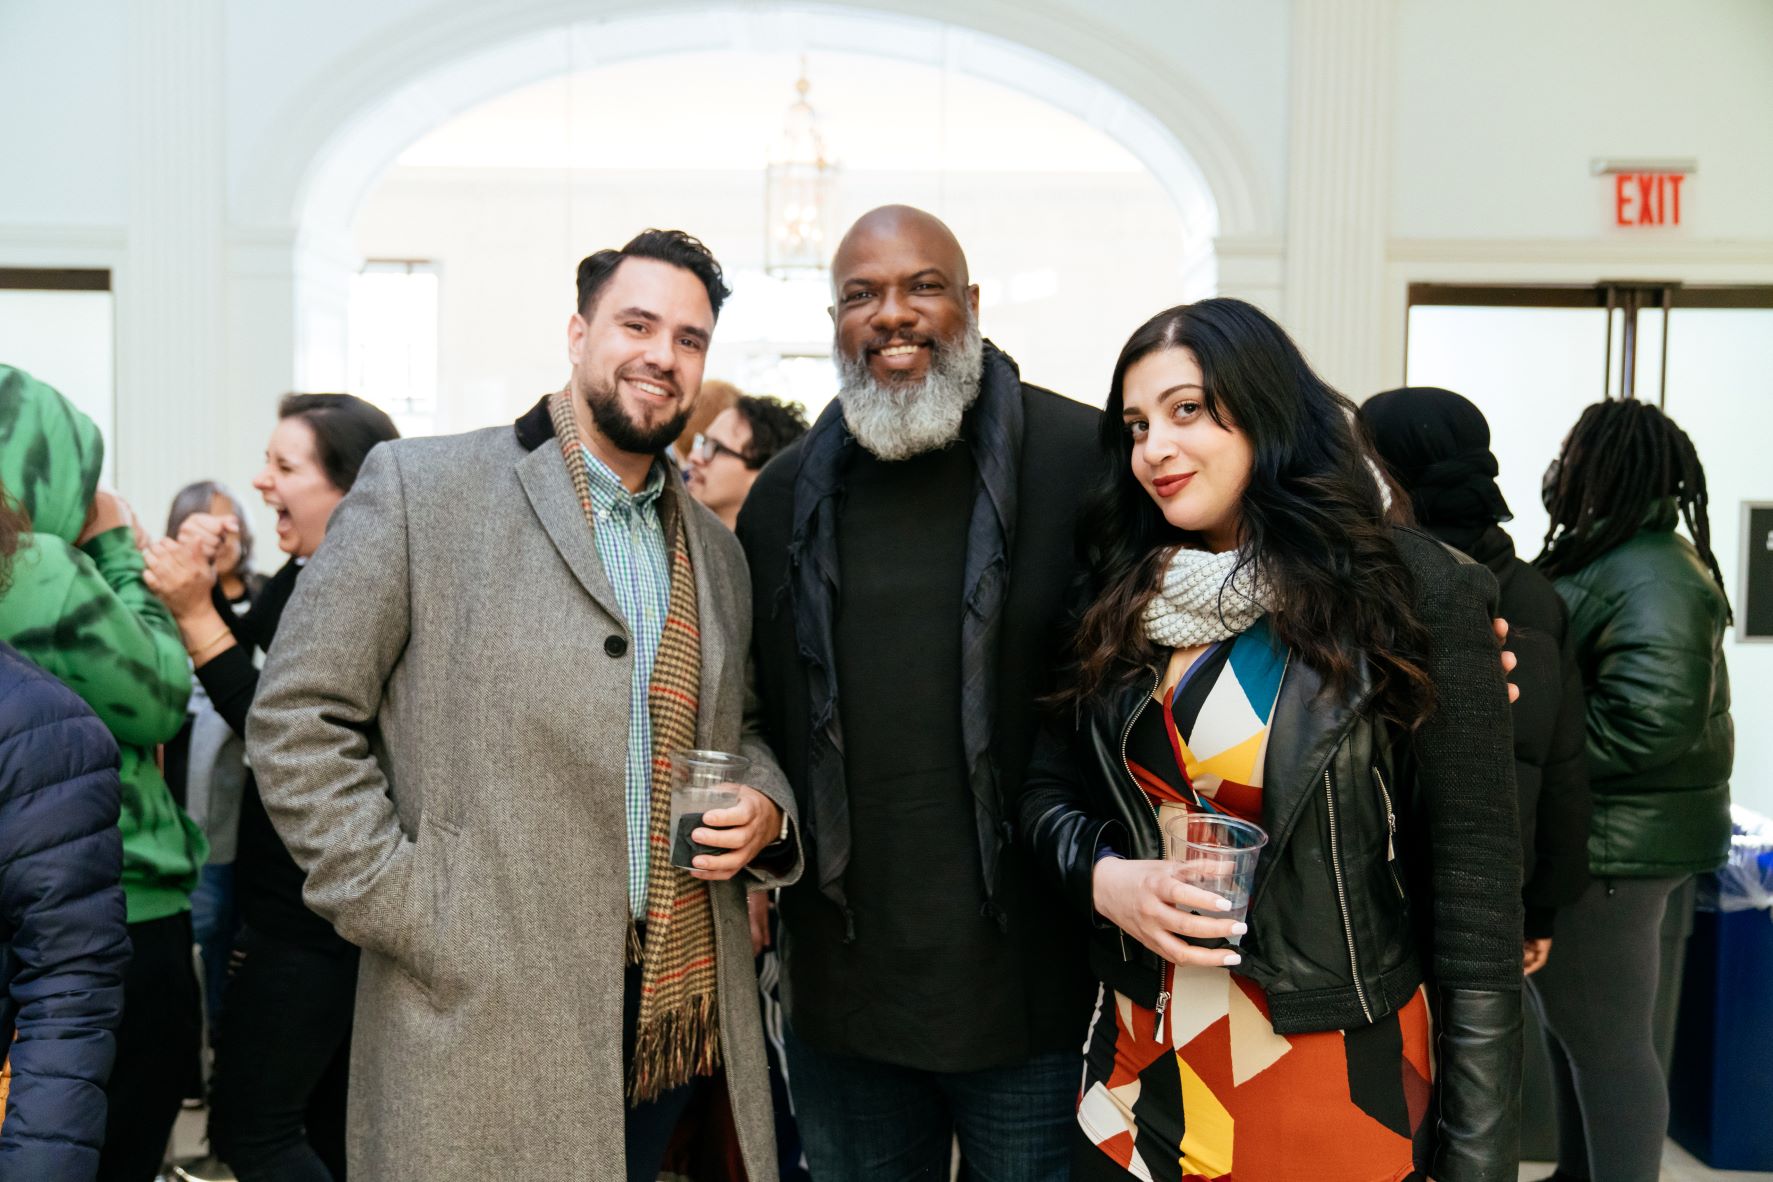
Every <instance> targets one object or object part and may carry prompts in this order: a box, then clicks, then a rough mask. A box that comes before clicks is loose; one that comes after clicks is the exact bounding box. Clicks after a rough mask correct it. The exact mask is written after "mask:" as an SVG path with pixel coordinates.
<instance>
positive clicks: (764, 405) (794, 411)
mask: <svg viewBox="0 0 1773 1182" xmlns="http://www.w3.org/2000/svg"><path fill="white" fill-rule="evenodd" d="M733 409H734V410H737V411H738V412H739V417H740V418H742V419H744V420H745V425H746V426H747V427H750V428H751V442H750V443H748V444H746V445H745V455H744V460H745V466H746V467H747V468H753V469H755V468H761V467H763V466H764V465H765V464H767V463H769V462H770V461H771V460H772V459H774V458H775V456H776V453H777V452H779V451H781V450H782V449H783V448H785V447H787V446H788V445H789V444H790V443H793V442H794V441H795V440H796V439H799V438H800V437H801V436H802V435H805V434H806V433H807V430H808V428H809V426H810V424H808V423H807V421H806V408H805V407H803V406H801V405H800V403H798V402H788V401H786V400H785V399H781V398H773V397H771V396H770V395H768V394H741V395H739V397H738V400H737V401H735V402H734V403H733Z"/></svg>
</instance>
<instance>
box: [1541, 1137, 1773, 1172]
mask: <svg viewBox="0 0 1773 1182" xmlns="http://www.w3.org/2000/svg"><path fill="white" fill-rule="evenodd" d="M1551 1170H1552V1167H1551V1166H1549V1165H1546V1164H1543V1163H1538V1162H1527V1163H1525V1164H1523V1165H1522V1166H1521V1182H1528V1179H1537V1178H1548V1177H1550V1176H1551ZM1751 1178H1761V1179H1768V1178H1773V1173H1760V1172H1750V1171H1746V1170H1713V1169H1710V1168H1708V1167H1706V1166H1705V1165H1703V1164H1701V1163H1700V1162H1699V1161H1698V1160H1697V1159H1695V1158H1694V1156H1693V1155H1692V1154H1690V1153H1688V1152H1687V1151H1686V1150H1685V1149H1682V1148H1681V1147H1680V1146H1679V1145H1676V1144H1675V1143H1674V1142H1673V1141H1670V1142H1668V1143H1667V1145H1665V1146H1664V1147H1663V1150H1662V1182H1734V1180H1735V1179H1742V1180H1744V1182H1746V1180H1747V1179H1751Z"/></svg>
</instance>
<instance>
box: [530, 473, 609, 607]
mask: <svg viewBox="0 0 1773 1182" xmlns="http://www.w3.org/2000/svg"><path fill="white" fill-rule="evenodd" d="M517 479H518V481H519V482H520V483H521V484H522V485H523V491H524V495H526V496H527V497H529V503H530V508H532V509H534V510H535V514H536V517H537V518H538V519H539V520H540V521H541V523H542V529H543V530H545V531H546V532H547V534H548V537H549V540H551V541H552V542H553V543H554V548H555V549H556V550H558V551H560V557H561V558H562V559H564V560H565V561H566V565H567V568H568V569H569V570H571V571H572V572H573V575H574V577H576V578H577V579H578V580H579V582H580V584H582V585H583V586H584V588H585V591H586V593H588V594H589V595H590V596H591V598H592V600H593V601H594V602H595V603H596V604H597V606H598V607H600V608H602V609H603V610H604V612H605V613H606V614H607V615H608V616H609V617H610V618H611V619H612V620H614V621H616V622H617V623H618V624H621V625H623V626H624V627H626V626H627V621H626V620H625V619H624V618H623V616H622V612H621V608H620V607H619V606H618V605H617V603H616V593H615V591H614V589H612V588H611V587H610V584H609V575H608V574H606V573H605V572H604V569H603V560H602V559H601V558H599V557H598V556H597V543H596V541H595V540H594V539H593V538H592V536H591V523H590V522H588V521H586V520H585V511H584V509H582V508H581V507H580V506H579V498H578V497H577V496H576V495H574V493H573V485H572V478H571V477H569V476H568V475H567V473H566V459H565V457H563V456H562V455H561V454H560V447H559V445H558V444H555V443H553V442H552V441H550V442H549V443H548V444H547V445H544V446H541V447H538V448H536V449H535V450H534V451H532V452H530V453H529V454H528V455H526V456H524V457H523V459H521V460H519V461H518V462H517Z"/></svg>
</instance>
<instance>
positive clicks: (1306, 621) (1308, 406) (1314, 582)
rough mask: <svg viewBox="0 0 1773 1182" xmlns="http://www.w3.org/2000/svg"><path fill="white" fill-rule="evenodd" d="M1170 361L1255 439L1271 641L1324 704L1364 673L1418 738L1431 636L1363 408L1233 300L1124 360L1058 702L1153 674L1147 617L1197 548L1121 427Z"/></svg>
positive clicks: (1138, 339)
mask: <svg viewBox="0 0 1773 1182" xmlns="http://www.w3.org/2000/svg"><path fill="white" fill-rule="evenodd" d="M1165 349H1187V350H1188V351H1189V352H1191V353H1192V354H1193V355H1194V358H1195V360H1196V361H1197V362H1199V364H1200V369H1201V374H1202V375H1203V378H1204V384H1205V387H1206V388H1205V391H1204V393H1203V394H1202V398H1201V401H1202V404H1203V406H1204V408H1205V410H1206V412H1207V414H1208V415H1210V416H1211V417H1212V420H1213V421H1214V422H1215V423H1218V424H1219V425H1220V426H1233V425H1235V426H1236V428H1237V429H1238V430H1240V431H1242V432H1243V433H1244V434H1245V435H1246V436H1247V437H1248V438H1249V441H1250V445H1251V448H1252V450H1253V452H1254V460H1253V466H1252V469H1251V472H1250V478H1249V484H1248V486H1247V487H1246V488H1245V490H1244V493H1243V499H1242V503H1241V505H1240V506H1239V511H1240V513H1241V516H1242V520H1241V526H1242V537H1243V543H1242V547H1241V549H1242V555H1243V557H1242V560H1241V563H1240V565H1243V564H1248V563H1251V562H1257V563H1259V564H1260V566H1261V571H1262V578H1263V581H1264V582H1265V583H1266V585H1267V586H1268V588H1269V591H1270V594H1271V595H1272V596H1273V597H1274V606H1273V608H1272V610H1271V612H1270V616H1269V619H1270V624H1271V626H1272V627H1273V630H1274V633H1275V635H1276V637H1277V638H1279V639H1280V640H1281V641H1282V642H1283V643H1285V644H1286V645H1288V646H1289V647H1290V648H1292V650H1293V651H1294V653H1295V654H1296V656H1297V657H1298V658H1299V659H1300V660H1302V661H1304V662H1305V663H1306V664H1307V665H1308V666H1310V667H1311V668H1312V669H1313V670H1315V671H1317V672H1318V673H1319V674H1320V675H1321V676H1322V677H1323V678H1324V682H1325V688H1326V690H1328V691H1331V692H1342V691H1344V690H1346V689H1347V688H1348V687H1349V686H1350V685H1351V684H1352V683H1353V682H1354V680H1355V679H1356V677H1357V675H1358V673H1359V672H1360V671H1361V670H1362V668H1363V667H1364V668H1367V669H1370V670H1371V672H1372V674H1373V682H1374V693H1375V697H1374V701H1375V703H1376V705H1377V707H1378V709H1379V711H1380V713H1381V714H1382V715H1384V716H1385V717H1386V718H1389V719H1391V720H1392V721H1394V722H1396V723H1398V724H1399V725H1401V726H1405V727H1409V728H1411V729H1414V728H1415V727H1417V726H1419V725H1421V723H1422V722H1423V721H1425V720H1426V719H1427V718H1428V716H1429V715H1430V714H1431V713H1432V712H1433V709H1434V701H1435V694H1434V685H1433V683H1432V682H1430V680H1429V678H1428V674H1427V673H1426V672H1425V670H1424V663H1425V661H1426V659H1427V655H1428V647H1429V633H1428V629H1427V627H1426V626H1425V625H1424V624H1423V623H1422V622H1421V621H1420V620H1419V619H1418V618H1417V617H1416V615H1415V613H1414V611H1413V610H1412V608H1411V604H1412V603H1413V602H1414V598H1415V595H1414V593H1415V580H1414V578H1413V577H1412V575H1411V573H1410V571H1409V568H1408V567H1406V566H1405V565H1404V562H1403V558H1402V556H1401V555H1400V554H1399V553H1398V549H1397V545H1396V543H1395V542H1394V541H1393V539H1392V535H1391V529H1390V527H1389V526H1388V525H1387V524H1386V519H1385V509H1384V506H1383V505H1382V503H1381V499H1380V494H1379V483H1378V480H1377V479H1376V477H1375V469H1374V468H1373V466H1372V464H1371V462H1370V460H1369V458H1368V450H1367V448H1366V446H1365V444H1364V442H1363V440H1362V438H1361V436H1360V434H1359V429H1358V427H1357V426H1356V424H1355V418H1354V415H1355V407H1354V404H1353V403H1352V402H1350V401H1349V400H1348V399H1347V398H1345V397H1343V396H1342V395H1341V394H1338V393H1337V392H1336V391H1335V390H1333V389H1331V388H1330V386H1329V385H1328V384H1327V383H1326V382H1324V380H1323V379H1322V378H1320V377H1318V376H1317V374H1315V373H1313V372H1312V369H1311V366H1310V365H1309V364H1307V363H1306V360H1305V358H1304V356H1303V355H1302V354H1301V353H1300V352H1299V348H1298V346H1297V345H1295V344H1294V343H1293V341H1292V340H1291V339H1290V338H1289V337H1288V336H1287V334H1286V333H1285V332H1284V331H1283V330H1282V329H1281V327H1280V325H1278V324H1276V323H1275V322H1274V321H1273V320H1271V319H1270V318H1269V317H1268V316H1266V315H1264V314H1263V313H1262V312H1261V311H1260V310H1259V309H1257V308H1256V307H1255V306H1253V305H1251V304H1247V303H1244V302H1243V301H1242V300H1234V299H1212V300H1202V301H1201V302H1199V303H1195V304H1184V305H1182V306H1180V307H1176V308H1171V309H1169V310H1168V311H1165V312H1160V313H1159V314H1158V315H1156V316H1154V317H1152V318H1151V319H1150V320H1149V321H1147V322H1146V323H1145V324H1144V325H1142V326H1141V327H1140V328H1139V330H1138V331H1137V332H1135V333H1133V335H1132V337H1131V338H1129V339H1128V341H1127V343H1126V346H1125V347H1124V348H1123V349H1122V350H1121V353H1120V359H1119V360H1118V361H1116V362H1115V365H1114V377H1113V380H1112V382H1111V384H1110V386H1109V391H1108V405H1107V411H1106V413H1105V414H1104V415H1103V416H1102V421H1101V428H1100V431H1099V433H1098V438H1097V463H1098V466H1099V469H1100V472H1099V476H1098V480H1097V485H1096V487H1095V489H1094V491H1093V493H1092V495H1091V497H1090V499H1089V501H1088V503H1087V504H1086V505H1085V507H1084V513H1083V517H1082V520H1081V532H1080V539H1081V545H1082V547H1083V552H1084V555H1083V556H1084V562H1085V567H1086V570H1087V572H1088V577H1089V580H1090V591H1091V593H1092V595H1093V599H1092V602H1091V603H1090V606H1089V608H1088V609H1087V610H1086V611H1085V612H1084V614H1083V617H1082V620H1081V622H1080V624H1079V626H1078V630H1077V635H1076V640H1075V647H1074V652H1073V664H1072V667H1071V669H1070V671H1069V675H1068V677H1067V682H1068V684H1067V685H1066V686H1065V688H1063V689H1062V690H1061V691H1060V693H1059V695H1058V696H1057V698H1056V699H1055V701H1056V702H1058V703H1066V704H1076V703H1081V702H1083V701H1084V700H1086V699H1089V698H1092V697H1094V696H1096V695H1097V694H1099V693H1101V692H1103V691H1105V690H1107V689H1109V688H1111V687H1114V686H1118V685H1122V684H1125V683H1126V682H1128V681H1130V680H1132V679H1134V678H1136V677H1137V676H1138V675H1139V673H1140V671H1141V670H1148V669H1150V668H1151V667H1152V666H1154V665H1155V664H1156V663H1157V662H1158V661H1159V659H1160V656H1161V654H1160V653H1159V652H1158V651H1157V649H1156V647H1155V646H1154V645H1153V644H1152V643H1151V642H1150V641H1149V640H1147V639H1146V637H1145V634H1144V626H1143V623H1142V619H1141V614H1142V612H1143V610H1144V607H1145V605H1146V604H1147V603H1148V602H1149V601H1150V599H1151V597H1152V595H1154V594H1155V593H1156V591H1157V589H1158V587H1159V585H1160V583H1161V579H1162V574H1163V570H1164V567H1165V566H1166V564H1167V561H1168V559H1169V557H1170V555H1171V554H1172V553H1173V552H1174V550H1175V548H1176V547H1177V546H1180V545H1188V544H1193V543H1196V542H1197V541H1198V539H1197V538H1196V537H1195V536H1194V535H1191V534H1189V533H1186V532H1184V531H1182V530H1180V529H1177V528H1176V527H1175V526H1173V525H1171V524H1170V523H1169V522H1168V521H1166V520H1165V519H1164V517H1163V514H1162V513H1161V511H1160V510H1159V509H1158V507H1157V505H1156V504H1155V503H1154V502H1153V501H1152V499H1151V497H1150V495H1149V494H1148V493H1146V491H1145V489H1144V488H1143V487H1142V486H1141V485H1140V484H1139V482H1138V480H1137V479H1136V478H1135V477H1134V476H1133V474H1132V468H1131V463H1130V453H1131V448H1132V443H1131V439H1130V437H1129V434H1128V432H1127V428H1126V426H1125V425H1124V424H1123V423H1122V421H1121V409H1122V406H1123V405H1124V402H1125V382H1126V376H1127V371H1128V370H1129V369H1131V368H1132V366H1133V365H1134V364H1135V363H1136V362H1138V361H1140V360H1141V359H1142V358H1145V357H1147V356H1149V355H1151V354H1153V353H1156V352H1159V351H1161V350H1165Z"/></svg>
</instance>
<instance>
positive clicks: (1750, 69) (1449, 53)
mask: <svg viewBox="0 0 1773 1182" xmlns="http://www.w3.org/2000/svg"><path fill="white" fill-rule="evenodd" d="M1396 71H1397V94H1396V123H1395V152H1394V154H1393V157H1392V207H1391V234H1392V236H1393V237H1394V238H1519V239H1607V238H1615V237H1625V238H1631V239H1641V238H1644V237H1645V236H1650V237H1653V238H1661V239H1665V240H1669V239H1672V240H1673V243H1672V245H1678V244H1679V243H1680V242H1681V241H1682V240H1718V239H1760V240H1762V241H1765V240H1766V239H1768V238H1769V237H1773V200H1769V194H1773V136H1770V135H1768V134H1767V126H1766V125H1767V117H1768V115H1769V113H1773V5H1770V4H1767V3H1765V2H1764V0H1694V2H1692V3H1687V4H1682V5H1680V6H1679V7H1671V6H1669V5H1667V4H1661V3H1655V2H1654V0H1558V2H1557V3H1551V4H1547V3H1543V2H1539V0H1498V2H1496V3H1488V4H1470V3H1461V2H1460V0H1409V2H1408V3H1405V4H1402V5H1400V6H1399V7H1398V36H1397V47H1396ZM1614 156H1624V157H1639V158H1642V157H1670V156H1673V157H1696V158H1697V159H1698V161H1699V173H1698V175H1697V176H1695V177H1694V178H1692V179H1691V180H1690V181H1689V182H1688V183H1687V185H1686V186H1685V189H1684V192H1683V209H1682V214H1683V222H1684V223H1685V224H1684V225H1683V227H1682V228H1681V229H1679V230H1673V229H1670V230H1654V231H1652V230H1649V229H1630V230H1621V229H1616V228H1614V227H1613V226H1611V225H1610V224H1609V223H1610V221H1611V220H1612V205H1611V192H1610V189H1609V187H1608V185H1607V182H1606V181H1605V180H1603V179H1601V178H1595V177H1590V176H1589V175H1588V164H1589V160H1590V159H1591V158H1593V157H1614Z"/></svg>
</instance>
